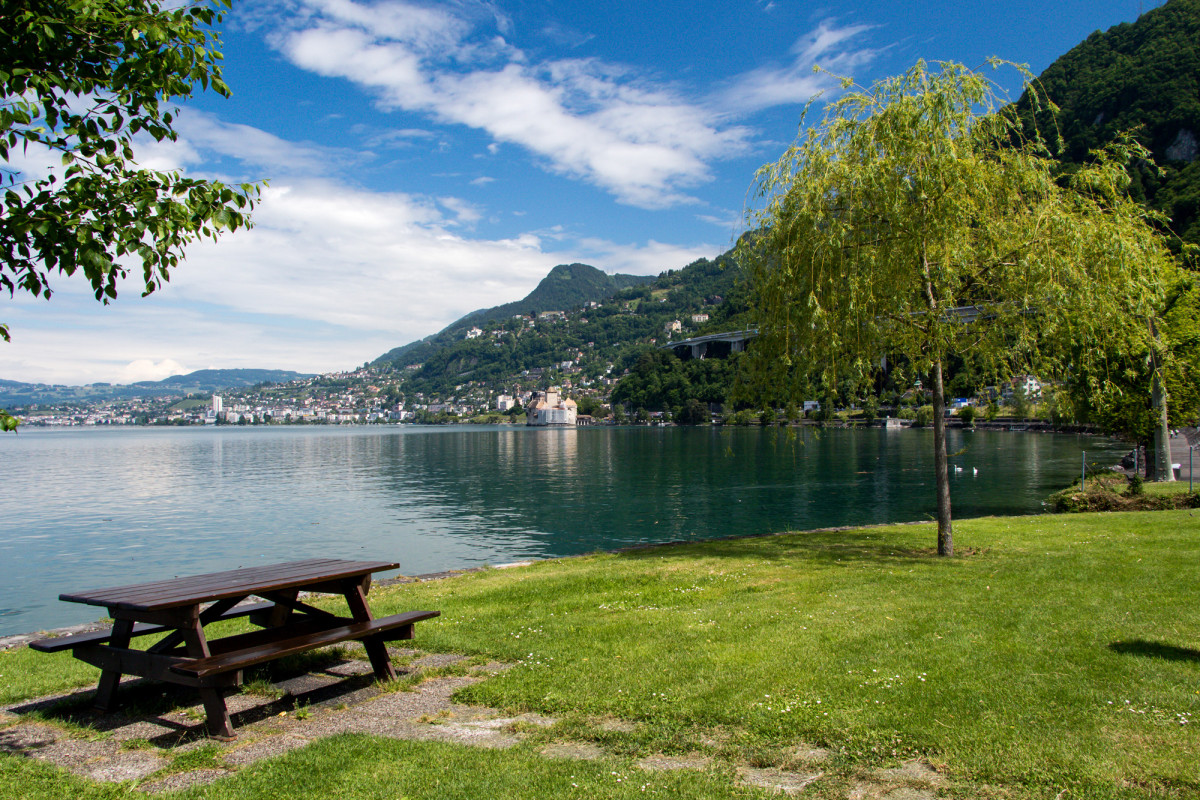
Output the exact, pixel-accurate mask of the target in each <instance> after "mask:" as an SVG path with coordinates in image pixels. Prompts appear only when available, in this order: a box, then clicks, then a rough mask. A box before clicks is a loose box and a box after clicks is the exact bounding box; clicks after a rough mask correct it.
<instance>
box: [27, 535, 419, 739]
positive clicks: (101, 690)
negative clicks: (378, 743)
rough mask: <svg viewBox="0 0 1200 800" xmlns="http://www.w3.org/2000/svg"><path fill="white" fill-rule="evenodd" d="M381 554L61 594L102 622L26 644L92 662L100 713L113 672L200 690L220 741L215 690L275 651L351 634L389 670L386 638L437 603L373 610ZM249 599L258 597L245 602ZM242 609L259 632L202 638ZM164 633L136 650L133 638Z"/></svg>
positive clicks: (221, 716) (224, 730) (376, 664)
mask: <svg viewBox="0 0 1200 800" xmlns="http://www.w3.org/2000/svg"><path fill="white" fill-rule="evenodd" d="M398 566H399V565H398V564H393V563H389V562H386V561H345V560H342V559H330V558H319V559H309V560H307V561H294V562H290V563H286V564H273V565H270V566H262V567H250V568H245V569H235V570H230V571H228V572H214V573H210V574H207V575H193V576H189V577H182V578H172V579H170V580H163V581H155V582H152V583H140V584H135V585H132V586H117V587H113V588H109V589H95V590H91V591H83V592H65V593H63V594H61V595H59V599H60V600H65V601H67V602H71V603H85V604H87V605H92V606H102V607H104V608H107V609H108V615H109V616H110V617H111V618H112V619H113V623H112V626H111V628H109V629H108V630H104V631H96V632H92V633H82V634H76V635H72V636H61V637H57V638H52V639H42V640H40V641H37V642H32V643H30V645H29V646H30V647H31V648H33V649H34V650H40V651H42V652H59V651H62V650H68V649H69V650H71V652H72V654H73V655H74V656H75V657H76V658H78V659H81V660H83V661H86V662H87V663H89V664H92V665H93V666H96V667H99V668H100V670H101V673H100V682H99V685H98V687H97V689H96V699H95V706H96V708H97V710H99V711H102V712H103V711H108V710H110V709H111V708H113V707H114V705H115V702H116V691H117V685H118V683H119V682H120V680H121V676H122V675H140V676H142V677H144V678H151V679H154V680H160V681H165V682H167V683H175V684H180V685H183V686H191V687H195V688H197V689H199V691H200V697H201V699H202V700H203V702H204V710H205V713H206V715H207V720H208V732H209V734H210V735H212V736H214V737H216V738H219V739H232V738H233V737H234V736H235V734H234V732H233V726H232V724H231V723H230V719H229V712H228V710H227V709H226V707H225V695H224V693H223V692H224V690H225V689H227V688H230V687H234V686H240V685H241V683H242V670H243V669H245V668H247V667H252V666H256V665H259V664H263V663H266V662H268V661H273V660H275V659H277V658H282V657H283V656H287V655H293V654H295V653H302V652H305V651H308V650H313V649H315V648H318V647H323V646H326V645H332V644H337V643H339V642H345V641H351V640H359V641H362V643H363V646H364V647H365V649H366V651H367V656H368V657H369V658H370V660H371V667H372V669H373V670H374V672H375V677H376V678H378V679H379V680H391V679H393V678H395V672H394V671H393V670H392V664H391V660H390V658H389V657H388V653H387V647H386V644H385V643H386V642H389V641H394V640H398V639H411V638H412V636H413V625H414V623H416V622H419V621H421V620H425V619H430V618H432V617H436V616H438V614H439V612H437V611H410V612H407V613H403V614H393V615H391V616H387V617H381V618H378V619H377V618H375V617H374V616H373V615H372V614H371V609H370V607H369V606H368V605H367V592H368V590H369V589H370V586H371V575H372V573H375V572H382V571H385V570H390V569H396V568H397V567H398ZM301 593H305V594H332V595H342V596H343V597H345V599H346V605H347V607H348V611H349V616H338V615H336V614H333V613H331V612H329V611H326V610H324V609H321V608H317V607H316V606H313V605H311V604H309V603H308V602H305V600H306V599H307V598H305V599H301ZM251 597H259V598H262V600H264V601H265V602H260V603H250V604H247V603H244V602H243V601H245V600H247V599H248V598H251ZM238 617H249V619H250V621H251V622H253V623H254V624H256V625H258V626H260V628H261V629H260V630H252V631H250V632H247V633H240V634H235V635H232V636H224V637H220V638H216V639H212V640H210V639H209V638H208V637H207V636H206V634H205V626H206V625H209V624H211V623H213V622H218V621H221V620H228V619H234V618H238ZM151 634H165V636H163V638H161V639H159V640H157V641H155V642H153V644H151V645H150V646H149V647H146V648H145V649H138V648H136V647H134V646H133V641H134V640H135V639H137V638H139V637H144V636H149V635H151Z"/></svg>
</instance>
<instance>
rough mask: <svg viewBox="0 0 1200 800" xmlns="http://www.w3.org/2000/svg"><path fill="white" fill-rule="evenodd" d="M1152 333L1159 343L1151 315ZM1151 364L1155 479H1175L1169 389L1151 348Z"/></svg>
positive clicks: (1155, 340)
mask: <svg viewBox="0 0 1200 800" xmlns="http://www.w3.org/2000/svg"><path fill="white" fill-rule="evenodd" d="M1149 323H1150V335H1151V336H1152V337H1154V343H1155V344H1156V345H1157V344H1158V342H1159V341H1160V340H1159V336H1158V326H1157V325H1155V324H1154V318H1153V317H1151V318H1150V320H1149ZM1150 366H1151V369H1153V370H1154V374H1153V376H1152V378H1151V383H1150V399H1151V402H1152V403H1153V405H1154V480H1156V481H1173V480H1175V470H1173V469H1171V429H1170V428H1169V427H1168V426H1167V425H1168V423H1167V389H1166V387H1165V386H1163V382H1162V372H1161V370H1160V369H1159V364H1158V352H1157V350H1156V349H1155V348H1151V350H1150Z"/></svg>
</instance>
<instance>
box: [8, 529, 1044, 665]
mask: <svg viewBox="0 0 1200 800" xmlns="http://www.w3.org/2000/svg"><path fill="white" fill-rule="evenodd" d="M1020 516H1036V515H1031V514H1023V515H1020ZM966 519H977V518H974V517H968V518H966ZM930 524H934V521H933V520H913V521H909V522H881V523H879V524H876V525H835V526H833V527H826V528H809V529H805V530H792V531H775V532H772V533H745V534H734V535H731V536H717V537H713V538H711V539H693V540H686V539H679V540H675V541H671V542H648V543H646V544H635V545H630V546H629V547H619V548H616V549H614V550H594V551H592V552H590V553H580V554H577V555H567V556H554V557H553V558H536V559H526V560H523V561H513V562H510V563H507V564H486V565H484V566H482V567H466V568H463V569H450V570H442V571H441V572H427V573H424V574H422V575H397V576H395V577H393V578H382V579H380V580H377V581H373V585H375V586H399V585H403V584H408V583H427V582H430V581H441V580H448V579H450V578H457V577H459V576H461V575H470V574H473V573H476V572H486V571H487V570H495V569H516V568H518V567H530V566H533V565H534V564H541V563H544V562H547V561H563V560H566V559H570V558H586V557H587V556H591V555H596V554H597V553H599V554H603V555H616V554H619V553H632V552H637V551H641V550H652V549H655V548H659V547H680V546H682V545H689V544H700V543H703V542H730V541H739V540H742V539H768V538H771V537H775V536H791V535H793V534H802V533H836V532H838V531H855V530H869V529H872V528H888V527H898V526H904V525H930ZM250 602H252V601H251V600H250V599H249V598H247V599H246V600H243V601H242V602H241V603H239V604H238V605H244V604H247V603H250ZM109 627H111V624H110V623H108V622H105V621H104V620H100V619H98V620H94V621H92V622H81V623H78V624H76V625H64V626H62V627H59V628H44V629H42V630H37V631H30V632H28V633H12V634H8V635H7V636H0V653H2V652H5V651H7V650H12V649H14V648H17V647H24V646H25V645H27V644H29V643H30V642H35V641H37V640H39V639H52V638H57V637H60V636H72V635H74V634H77V633H91V632H93V631H102V630H107V629H108V628H109Z"/></svg>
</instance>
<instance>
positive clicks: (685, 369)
mask: <svg viewBox="0 0 1200 800" xmlns="http://www.w3.org/2000/svg"><path fill="white" fill-rule="evenodd" d="M739 363H740V359H739V357H738V356H737V355H734V356H731V357H730V358H727V359H722V358H692V359H688V360H686V361H684V360H681V359H679V358H678V357H677V356H676V355H675V354H674V353H673V352H671V351H670V350H647V351H644V352H642V354H641V355H639V356H638V359H637V363H636V364H635V365H634V366H633V368H632V369H631V370H630V372H629V374H628V375H626V376H624V377H623V378H621V380H620V381H619V382H618V383H617V386H616V388H615V389H613V392H612V396H611V399H612V402H614V403H628V404H629V405H630V406H633V407H637V406H644V407H646V408H648V409H651V410H653V411H662V410H664V409H673V408H679V407H681V406H684V405H686V404H687V403H688V402H689V401H693V400H694V401H696V402H698V403H704V404H707V403H722V402H724V401H725V400H726V398H728V396H729V394H730V392H731V391H732V388H733V383H734V381H735V380H736V378H737V372H738V364H739Z"/></svg>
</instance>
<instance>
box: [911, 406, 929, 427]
mask: <svg viewBox="0 0 1200 800" xmlns="http://www.w3.org/2000/svg"><path fill="white" fill-rule="evenodd" d="M932 424H933V406H931V405H924V406H918V408H917V411H916V414H915V416H913V426H914V427H917V428H928V427H929V426H930V425H932Z"/></svg>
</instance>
